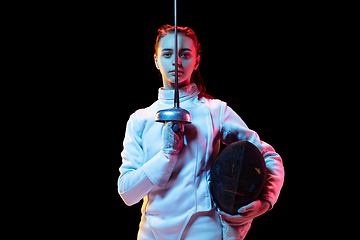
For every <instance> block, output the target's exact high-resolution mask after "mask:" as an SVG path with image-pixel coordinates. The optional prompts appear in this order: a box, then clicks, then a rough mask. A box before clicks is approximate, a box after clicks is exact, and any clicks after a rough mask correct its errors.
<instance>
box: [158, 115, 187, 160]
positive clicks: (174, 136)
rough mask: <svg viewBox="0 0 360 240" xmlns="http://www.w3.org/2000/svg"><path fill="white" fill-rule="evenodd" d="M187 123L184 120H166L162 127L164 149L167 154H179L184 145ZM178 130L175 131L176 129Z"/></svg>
mask: <svg viewBox="0 0 360 240" xmlns="http://www.w3.org/2000/svg"><path fill="white" fill-rule="evenodd" d="M184 125H185V124H184V123H183V122H177V121H168V122H165V124H164V126H163V129H162V148H161V149H162V150H163V152H164V153H165V154H170V155H179V153H180V151H181V149H182V147H183V145H184V131H185V126H184ZM173 129H174V130H177V131H174V130H173Z"/></svg>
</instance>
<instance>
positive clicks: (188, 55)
mask: <svg viewBox="0 0 360 240" xmlns="http://www.w3.org/2000/svg"><path fill="white" fill-rule="evenodd" d="M180 57H181V58H185V59H187V58H189V57H190V54H189V53H182V54H180Z"/></svg>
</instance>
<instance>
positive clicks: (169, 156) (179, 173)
mask: <svg viewBox="0 0 360 240" xmlns="http://www.w3.org/2000/svg"><path fill="white" fill-rule="evenodd" d="M158 33H159V34H158V37H157V39H156V44H155V54H154V60H155V65H156V68H157V69H159V70H160V72H161V75H162V79H163V87H162V88H160V89H159V93H158V100H157V101H156V102H155V103H153V104H152V105H151V106H149V107H148V108H145V109H139V110H137V111H136V112H135V113H133V114H132V115H131V116H130V119H129V121H128V123H127V128H126V134H125V139H124V149H123V152H122V153H121V156H122V160H123V162H122V165H121V167H120V172H121V174H120V177H119V180H118V191H119V194H120V196H121V197H122V199H123V200H124V202H125V203H126V204H127V205H129V206H130V205H133V204H136V203H137V202H139V201H140V200H141V199H143V206H142V218H141V223H140V229H139V232H138V239H140V240H149V239H165V240H175V239H187V240H202V239H206V240H207V239H212V240H221V239H243V238H244V237H245V235H246V233H247V232H248V230H249V228H250V225H251V222H252V220H253V219H254V218H255V217H258V216H260V215H262V214H263V213H265V212H266V211H268V210H269V209H271V208H272V207H273V206H274V204H275V203H276V201H277V198H278V197H279V193H280V189H281V187H282V184H283V180H284V168H283V164H282V160H281V157H280V156H279V154H277V153H276V152H275V150H274V149H273V148H272V147H271V146H270V145H269V144H267V143H265V142H263V141H261V140H260V139H259V136H258V135H257V133H256V132H254V131H252V130H250V129H249V128H248V127H247V126H246V124H245V123H244V122H243V120H242V119H241V118H240V117H239V116H238V115H237V114H236V113H235V112H234V111H233V110H232V109H231V108H230V107H228V106H227V104H226V103H225V102H222V101H220V100H214V99H211V97H210V96H208V95H206V94H205V87H204V85H203V82H202V80H201V77H200V74H199V71H198V70H197V69H198V67H199V63H200V54H199V53H200V48H199V42H198V38H197V36H196V34H195V32H194V31H193V30H192V29H190V28H188V27H178V52H177V53H175V52H174V49H175V48H174V27H173V26H170V25H164V26H162V27H161V28H160V29H159V30H158ZM175 57H178V66H175ZM175 67H178V76H179V77H178V79H179V87H180V89H179V96H180V103H181V104H180V105H181V107H182V108H184V109H186V110H187V111H189V112H190V114H191V118H192V122H191V124H186V125H184V124H181V123H178V124H179V126H180V128H181V130H182V131H177V132H174V131H173V130H172V126H173V124H174V122H171V121H170V122H167V123H165V124H160V123H158V122H155V114H156V112H157V111H159V110H162V109H168V108H172V107H173V103H174V99H173V98H174V82H175ZM184 136H185V137H184ZM184 139H185V141H184ZM220 141H222V142H223V143H225V144H227V145H228V144H230V143H232V142H235V141H249V142H251V143H253V144H254V145H255V146H256V147H257V148H258V149H259V150H260V152H261V153H262V154H263V156H264V158H265V162H266V166H267V169H268V177H267V182H266V184H265V186H264V190H263V192H262V195H261V197H260V198H259V200H256V201H254V202H252V203H250V204H249V205H246V206H244V207H242V208H241V209H239V215H237V216H231V215H228V214H226V213H224V212H222V211H221V210H220V209H216V207H215V206H214V203H213V202H212V199H211V196H210V190H209V186H208V176H209V173H210V169H211V166H212V164H213V162H214V160H215V158H216V157H217V154H218V152H219V146H220Z"/></svg>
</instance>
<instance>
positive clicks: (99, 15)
mask: <svg viewBox="0 0 360 240" xmlns="http://www.w3.org/2000/svg"><path fill="white" fill-rule="evenodd" d="M34 17H35V18H36V17H37V16H34ZM336 19H337V16H336V12H335V14H334V12H332V13H331V17H329V15H328V9H327V6H323V5H322V6H315V5H313V4H302V3H293V2H292V3H290V2H286V3H281V4H280V3H279V4H276V3H261V4H260V3H252V4H249V3H235V2H234V1H223V2H217V3H215V4H214V3H209V1H193V0H179V10H178V25H180V26H188V27H191V28H193V29H194V30H195V32H196V33H197V35H198V37H199V40H200V42H201V43H202V55H201V61H200V71H201V74H202V77H203V79H204V82H205V86H206V88H207V93H208V94H210V95H212V96H214V97H215V98H218V99H221V100H222V101H225V102H227V103H228V105H229V106H230V107H231V108H233V109H234V110H235V112H237V113H238V114H239V115H240V117H241V118H242V119H243V120H244V121H245V122H246V124H247V125H248V127H249V128H250V129H253V130H255V131H256V132H257V133H258V134H259V136H260V138H261V139H262V140H264V141H266V142H268V143H270V144H271V145H272V146H273V147H274V148H275V150H276V151H277V152H278V153H279V154H280V155H281V156H282V158H283V162H284V167H285V183H284V186H283V189H282V191H281V194H280V198H279V200H278V203H277V204H276V205H275V207H274V209H272V210H271V211H269V212H268V213H266V214H265V215H263V216H261V217H259V218H256V219H255V221H254V222H253V226H252V228H251V230H250V232H249V234H248V236H247V238H246V239H248V240H251V239H259V238H260V237H264V236H267V238H270V239H288V238H289V237H292V236H289V235H288V234H289V233H291V234H296V235H299V236H297V237H302V236H304V235H305V234H307V233H305V232H304V231H303V229H302V228H303V226H300V225H299V222H305V218H304V213H305V212H308V211H309V206H308V204H309V202H308V200H307V199H308V198H309V196H310V195H311V196H312V195H313V194H314V193H313V192H311V190H310V188H309V182H311V181H312V180H313V179H312V178H310V174H311V172H312V171H313V170H312V169H314V165H315V164H316V162H315V161H314V158H315V156H314V154H313V153H311V152H314V151H315V152H318V151H319V150H320V151H321V149H319V148H318V147H317V146H316V144H314V142H316V141H319V139H322V138H323V136H322V133H321V132H319V131H320V130H319V126H320V125H321V122H320V120H318V118H317V117H316V116H319V115H321V114H322V113H323V112H325V111H326V109H324V108H325V107H324V103H325V102H327V100H325V98H324V97H323V95H321V94H319V93H322V92H323V91H324V90H323V86H324V85H323V82H324V81H326V77H324V76H325V75H326V76H334V75H336V74H337V72H336V71H335V70H334V69H333V68H331V66H330V65H328V64H327V63H328V60H327V59H328V58H331V55H332V54H333V53H334V51H328V49H329V46H330V45H331V44H332V43H333V40H330V39H332V36H333V32H332V31H329V29H330V28H334V27H336V24H337V21H336ZM48 20H51V21H48ZM173 23H174V20H173V2H172V1H170V0H161V1H143V2H138V1H132V2H129V1H128V2H124V3H123V4H118V3H113V4H104V3H103V4H100V5H99V4H98V3H92V5H91V3H87V4H86V5H79V4H78V5H76V6H75V5H74V6H59V7H56V6H53V7H52V8H50V9H47V12H46V14H42V15H41V17H38V21H37V24H33V23H32V24H30V27H32V25H34V29H37V30H36V31H33V32H32V31H30V34H29V35H27V37H29V36H30V38H31V36H34V35H36V34H35V33H34V32H37V31H39V32H41V36H42V37H41V38H38V37H36V39H35V41H36V42H37V44H36V45H37V46H39V45H40V46H41V49H42V51H41V53H39V52H37V49H33V50H31V51H32V53H34V54H37V53H38V54H39V55H40V57H41V58H42V61H41V63H42V66H37V67H35V70H32V71H34V72H36V74H37V71H36V70H37V68H38V69H41V70H42V71H41V76H38V77H42V78H48V79H51V81H49V82H51V83H45V85H43V84H41V85H39V87H40V86H41V87H45V88H46V89H47V93H46V94H45V96H46V97H48V98H52V99H54V101H52V102H51V106H50V109H55V111H52V113H51V116H50V117H49V116H48V118H49V119H54V120H55V122H56V124H54V125H53V126H51V127H52V129H55V130H54V131H56V133H55V134H53V133H54V132H50V135H55V136H59V139H61V138H63V137H66V141H65V142H62V141H60V142H61V143H60V144H57V146H56V148H58V149H57V150H59V151H57V152H60V153H63V154H61V163H63V161H64V162H67V164H60V165H62V168H64V171H66V173H61V174H58V176H56V177H55V179H56V180H54V181H56V183H57V184H58V185H59V186H61V187H62V188H63V189H62V191H61V192H62V193H61V194H60V195H61V196H62V198H64V202H65V203H66V207H64V208H66V211H65V209H64V211H65V212H66V213H68V215H69V223H68V224H65V226H66V227H65V228H66V229H68V228H71V229H73V230H78V234H79V236H84V235H90V236H98V237H101V238H102V239H110V238H116V237H119V238H120V239H124V237H123V236H127V237H126V238H127V239H136V234H137V231H138V224H139V222H140V216H141V213H140V207H141V202H140V203H138V204H136V205H134V206H130V207H129V206H126V205H125V203H124V202H123V201H122V199H121V198H120V196H119V195H118V193H117V179H118V177H119V170H118V169H119V167H120V165H121V157H120V153H121V151H122V141H123V139H124V134H125V128H126V122H127V120H128V118H129V116H130V114H132V113H133V112H134V111H136V110H137V109H139V108H145V107H147V106H149V105H151V104H152V103H153V102H154V101H156V100H157V91H158V88H159V87H161V86H162V81H161V78H160V76H159V72H158V70H157V69H156V68H155V65H154V61H153V54H154V43H155V38H156V36H157V29H158V28H159V27H160V26H161V25H163V24H173ZM24 24H25V25H26V23H24ZM34 38H35V37H34ZM35 65H36V64H35ZM325 73H326V74H325ZM39 75H40V73H39ZM38 101H39V103H41V106H43V108H45V109H48V108H47V107H48V106H47V105H46V104H47V103H46V101H45V100H44V98H41V99H39V100H38ZM59 122H60V124H59ZM321 141H322V140H321ZM53 154H54V155H55V153H53ZM65 159H66V160H65ZM49 174H50V173H49ZM50 175H51V174H50ZM51 179H54V176H51ZM65 179H71V183H70V184H69V185H70V186H69V187H68V186H66V187H64V186H63V181H65ZM179 194H181V193H179ZM70 208H71V209H72V210H69V209H70ZM74 209H75V210H74ZM62 210H63V207H60V210H59V212H62ZM306 222H307V232H310V231H311V230H309V225H311V224H312V223H314V224H316V218H315V217H314V218H311V219H309V218H308V217H307V218H306ZM78 223H82V224H81V225H82V227H80V226H79V224H78Z"/></svg>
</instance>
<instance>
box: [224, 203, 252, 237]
mask: <svg viewBox="0 0 360 240" xmlns="http://www.w3.org/2000/svg"><path fill="white" fill-rule="evenodd" d="M218 214H219V215H220V219H221V224H222V226H223V228H222V230H223V240H242V239H244V238H245V236H246V234H247V233H248V231H249V230H250V227H251V222H252V220H250V221H247V222H245V223H244V222H243V220H242V219H241V216H240V215H234V216H233V215H229V214H227V213H225V212H223V211H220V210H218Z"/></svg>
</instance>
